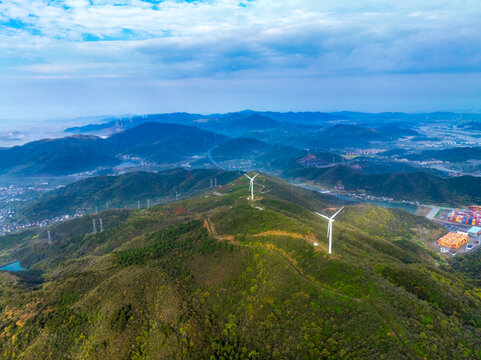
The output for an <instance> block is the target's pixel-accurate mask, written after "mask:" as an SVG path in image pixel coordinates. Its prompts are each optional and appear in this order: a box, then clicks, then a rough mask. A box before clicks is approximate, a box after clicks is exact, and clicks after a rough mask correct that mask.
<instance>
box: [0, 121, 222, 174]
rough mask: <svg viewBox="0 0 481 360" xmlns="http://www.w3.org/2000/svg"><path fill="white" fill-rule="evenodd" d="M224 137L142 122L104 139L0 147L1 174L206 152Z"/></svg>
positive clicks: (176, 157)
mask: <svg viewBox="0 0 481 360" xmlns="http://www.w3.org/2000/svg"><path fill="white" fill-rule="evenodd" d="M226 140H227V137H225V136H223V135H219V134H217V133H213V132H211V131H206V130H201V129H198V128H196V127H193V126H185V125H178V124H163V123H145V124H141V125H139V126H137V127H135V128H132V129H127V130H125V131H123V132H121V133H119V134H115V135H112V136H111V137H108V138H106V139H103V138H100V137H97V136H86V135H75V136H69V137H65V138H60V139H45V140H40V141H34V142H31V143H27V144H25V145H23V146H15V147H13V148H8V149H0V174H9V175H67V174H74V173H79V172H84V171H88V170H93V169H96V168H98V167H103V166H107V167H109V166H114V165H117V164H119V163H120V162H121V160H120V159H119V158H118V155H121V154H129V155H133V156H139V157H142V158H145V159H146V160H150V161H155V162H158V163H172V162H177V161H181V160H183V159H185V158H187V157H189V156H193V155H196V154H199V153H205V152H207V150H208V149H210V148H211V147H213V146H215V145H218V144H220V143H222V142H224V141H226Z"/></svg>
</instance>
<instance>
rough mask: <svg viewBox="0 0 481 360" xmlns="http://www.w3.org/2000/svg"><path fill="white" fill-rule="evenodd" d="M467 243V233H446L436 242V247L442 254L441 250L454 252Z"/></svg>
mask: <svg viewBox="0 0 481 360" xmlns="http://www.w3.org/2000/svg"><path fill="white" fill-rule="evenodd" d="M468 242H469V235H468V233H464V232H457V233H448V234H446V235H444V236H443V237H442V238H440V239H439V240H438V246H439V247H440V249H441V251H442V252H443V248H444V249H448V250H456V249H458V248H460V247H461V246H463V245H464V244H466V243H468Z"/></svg>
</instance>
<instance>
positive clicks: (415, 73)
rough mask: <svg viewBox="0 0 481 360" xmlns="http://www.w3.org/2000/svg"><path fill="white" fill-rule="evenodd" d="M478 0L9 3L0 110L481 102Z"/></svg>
mask: <svg viewBox="0 0 481 360" xmlns="http://www.w3.org/2000/svg"><path fill="white" fill-rule="evenodd" d="M479 19H481V3H480V2H479V1H477V0H476V1H472V0H463V1H456V0H451V1H443V0H436V1H432V0H423V1H422V2H421V1H418V0H416V1H413V0H403V1H398V0H395V1H393V0H384V1H379V0H363V1H358V0H336V1H334V0H329V1H327V0H284V1H282V0H281V1H280V0H236V1H231V0H204V1H202V0H198V1H187V0H185V1H180V0H165V1H156V0H150V1H148V0H144V1H142V0H67V1H61V0H0V119H62V118H69V117H80V116H92V115H121V114H147V113H163V112H175V111H187V112H197V113H213V112H228V111H237V110H243V109H255V110H273V111H291V110H292V111H339V110H352V111H366V112H382V111H405V112H423V111H459V112H480V111H481V103H480V102H481V26H479Z"/></svg>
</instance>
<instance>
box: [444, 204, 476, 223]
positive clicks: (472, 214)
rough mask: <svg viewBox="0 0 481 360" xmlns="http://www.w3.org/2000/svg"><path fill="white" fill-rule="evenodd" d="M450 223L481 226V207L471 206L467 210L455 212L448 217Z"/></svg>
mask: <svg viewBox="0 0 481 360" xmlns="http://www.w3.org/2000/svg"><path fill="white" fill-rule="evenodd" d="M448 220H449V221H450V222H456V223H458V224H465V225H481V207H480V206H470V207H469V209H467V210H457V209H456V210H453V211H452V212H451V213H450V214H449V215H448Z"/></svg>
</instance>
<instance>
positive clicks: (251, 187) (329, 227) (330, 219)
mask: <svg viewBox="0 0 481 360" xmlns="http://www.w3.org/2000/svg"><path fill="white" fill-rule="evenodd" d="M244 175H245V176H246V177H247V178H248V179H249V181H250V182H249V191H250V192H251V200H254V180H255V178H256V177H257V175H259V174H255V175H254V176H253V177H250V176H249V175H247V174H244ZM342 209H344V206H343V207H341V208H340V209H339V210H338V211H337V212H336V213H335V214H334V215H332V216H331V217H327V216H326V215H323V214H321V213H318V212H316V214H317V215H319V216H321V217H323V218H324V219H326V220H327V221H328V224H327V238H328V239H329V254H331V253H332V224H333V223H334V218H335V217H336V216H337V214H339V213H340V212H341V210H342Z"/></svg>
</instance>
